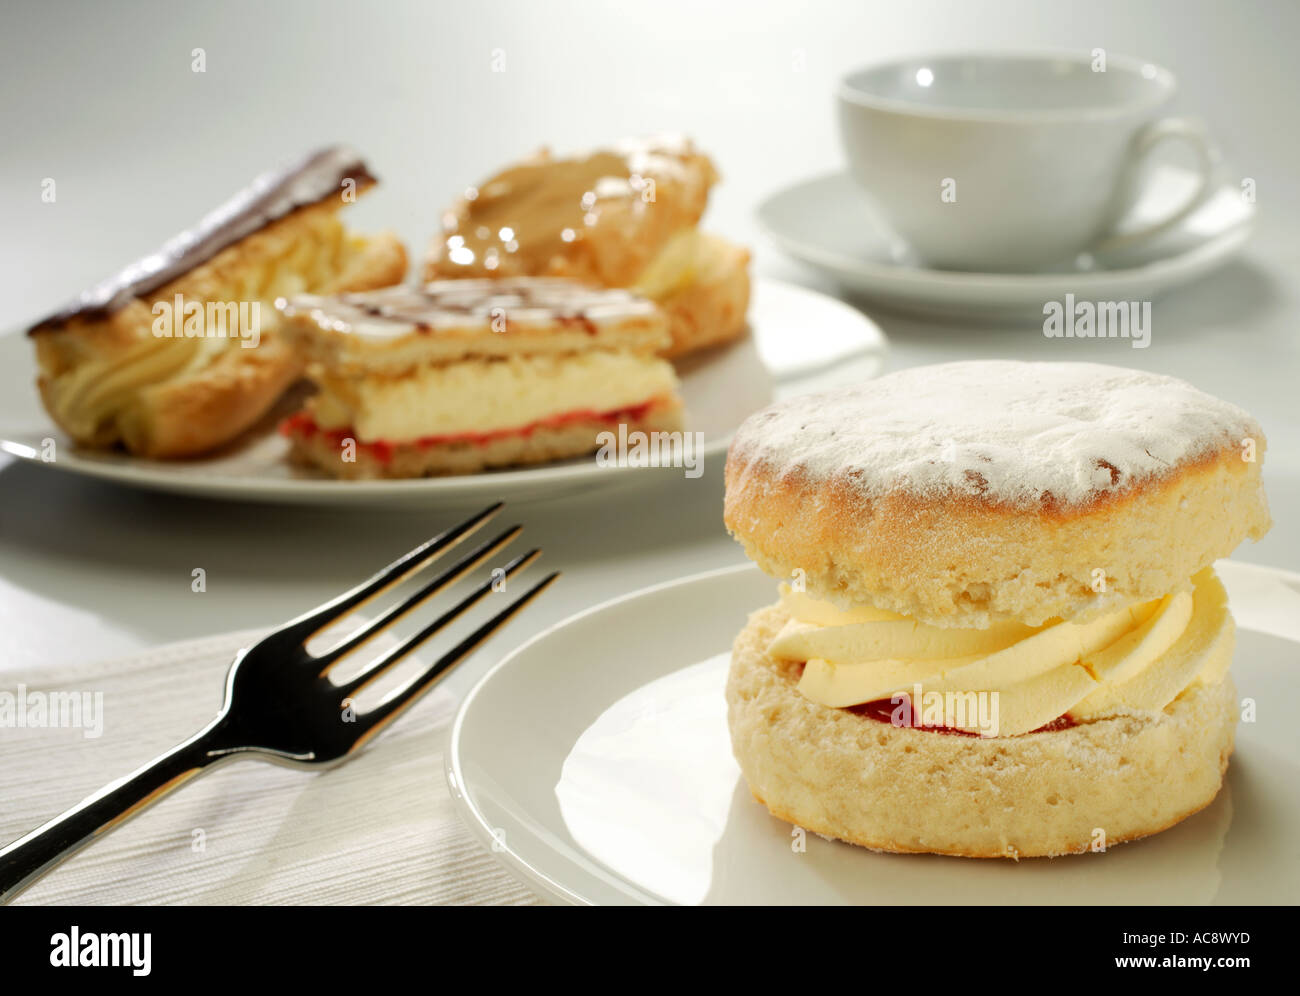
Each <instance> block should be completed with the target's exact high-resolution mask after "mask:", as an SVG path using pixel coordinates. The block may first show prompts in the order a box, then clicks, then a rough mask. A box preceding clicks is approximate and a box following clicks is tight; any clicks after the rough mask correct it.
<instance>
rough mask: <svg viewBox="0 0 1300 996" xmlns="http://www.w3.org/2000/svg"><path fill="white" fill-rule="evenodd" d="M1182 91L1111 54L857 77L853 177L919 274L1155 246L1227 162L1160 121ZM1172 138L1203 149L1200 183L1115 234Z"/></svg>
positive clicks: (845, 98)
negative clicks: (1162, 213)
mask: <svg viewBox="0 0 1300 996" xmlns="http://www.w3.org/2000/svg"><path fill="white" fill-rule="evenodd" d="M1175 88H1176V87H1175V82H1174V77H1173V75H1172V74H1171V73H1170V72H1168V71H1167V70H1165V69H1162V68H1160V67H1158V66H1154V65H1151V64H1150V63H1143V62H1139V61H1136V60H1132V59H1125V58H1121V57H1118V56H1105V55H1103V54H1102V53H1097V54H1096V55H1095V56H1094V57H1085V56H1073V55H1059V54H1045V55H1034V54H1026V55H998V54H990V55H979V54H971V55H933V56H923V57H918V58H910V59H903V60H899V61H896V62H890V63H885V64H882V65H877V66H871V67H868V68H866V69H860V70H858V71H857V72H854V73H850V74H849V75H848V76H847V77H846V78H845V79H844V81H843V82H842V84H841V85H840V89H839V95H838V102H839V119H840V134H841V137H842V139H843V142H844V148H845V152H846V153H847V156H848V161H849V169H850V171H851V172H852V174H853V177H854V178H855V179H856V180H857V182H858V184H859V185H860V186H861V187H862V188H863V189H864V190H865V191H866V192H867V194H868V196H869V198H870V199H871V201H872V203H873V205H874V207H875V208H876V210H877V211H878V213H879V214H880V216H881V218H882V219H883V220H884V221H885V222H886V223H887V224H888V225H889V226H890V227H892V228H893V229H894V231H895V232H896V233H897V235H899V236H901V237H902V239H903V240H904V241H905V242H906V243H907V245H908V246H909V247H910V248H911V249H912V250H913V251H914V252H915V253H916V254H917V255H918V256H919V257H920V259H921V261H922V262H924V263H926V264H928V265H930V266H934V267H939V268H946V269H959V270H984V271H991V272H996V271H1026V270H1035V269H1039V268H1042V267H1045V266H1048V265H1051V264H1055V263H1058V262H1060V261H1062V260H1066V259H1071V258H1073V257H1075V256H1078V255H1079V254H1081V253H1085V252H1095V251H1102V250H1105V249H1107V248H1111V247H1115V246H1118V245H1121V244H1122V245H1128V244H1132V243H1134V242H1138V241H1141V240H1145V239H1150V238H1153V237H1154V236H1156V235H1158V234H1160V233H1161V232H1164V231H1166V230H1168V229H1169V228H1171V227H1172V226H1174V225H1176V224H1178V222H1180V221H1181V220H1182V219H1183V218H1185V217H1186V216H1187V215H1188V214H1190V213H1191V212H1192V211H1193V210H1194V209H1195V208H1197V207H1198V206H1199V205H1200V204H1201V203H1202V202H1203V201H1204V200H1205V198H1206V196H1207V195H1208V193H1209V192H1210V190H1211V186H1212V185H1211V181H1212V179H1213V177H1214V173H1215V163H1216V162H1217V159H1218V154H1217V152H1216V151H1215V149H1214V147H1213V146H1212V145H1211V143H1210V141H1209V139H1208V137H1207V136H1206V135H1205V132H1204V129H1203V128H1202V127H1201V126H1200V125H1199V124H1197V123H1195V122H1192V121H1189V120H1186V119H1182V118H1160V117H1158V115H1157V112H1158V111H1159V109H1160V108H1161V107H1163V106H1164V105H1165V104H1166V103H1167V102H1168V101H1169V100H1170V98H1171V97H1172V96H1173V94H1174V91H1175ZM1169 138H1179V139H1182V140H1184V141H1186V142H1188V143H1189V144H1190V145H1191V146H1192V148H1193V149H1194V150H1195V152H1196V156H1197V163H1198V170H1199V172H1200V183H1199V184H1198V186H1197V188H1196V189H1195V190H1194V191H1193V193H1192V195H1191V196H1190V197H1188V199H1187V201H1186V203H1184V204H1183V205H1181V206H1180V207H1179V208H1178V209H1177V210H1175V211H1173V212H1171V213H1170V214H1169V216H1168V217H1166V218H1163V219H1160V220H1159V221H1158V222H1156V223H1154V224H1150V225H1147V226H1145V227H1144V228H1142V229H1140V230H1137V231H1126V232H1124V233H1122V234H1121V233H1117V232H1116V231H1115V226H1116V224H1117V223H1118V222H1119V221H1120V220H1121V219H1122V218H1123V217H1124V215H1125V214H1126V213H1127V212H1128V211H1129V210H1130V209H1131V208H1132V206H1133V205H1134V203H1135V202H1136V201H1137V199H1138V198H1139V196H1140V195H1141V193H1142V190H1141V178H1142V176H1143V170H1142V169H1141V168H1140V167H1141V165H1142V163H1143V161H1144V160H1145V158H1146V157H1147V155H1148V153H1149V152H1150V151H1151V149H1152V148H1153V147H1154V146H1155V145H1156V144H1158V143H1160V142H1162V141H1164V140H1165V139H1169Z"/></svg>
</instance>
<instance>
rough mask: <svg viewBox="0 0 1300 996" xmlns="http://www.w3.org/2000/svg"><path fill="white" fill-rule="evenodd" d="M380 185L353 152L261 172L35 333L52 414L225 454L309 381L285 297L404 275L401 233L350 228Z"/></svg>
mask: <svg viewBox="0 0 1300 996" xmlns="http://www.w3.org/2000/svg"><path fill="white" fill-rule="evenodd" d="M375 183H376V180H375V177H374V175H373V174H372V173H371V172H370V170H369V169H368V168H367V167H366V165H365V163H364V162H362V161H361V159H360V158H359V157H358V156H357V154H356V153H355V152H353V151H352V150H351V149H348V148H346V147H342V146H336V147H332V148H328V149H322V150H320V151H318V152H315V153H313V154H312V155H310V156H308V157H306V158H305V159H303V160H301V161H300V162H298V163H295V164H294V165H292V166H290V167H288V168H286V169H283V170H279V171H276V172H273V173H268V174H265V175H263V176H260V177H258V178H257V179H256V180H254V181H253V182H252V183H251V184H250V185H249V186H248V187H246V188H244V189H243V190H241V191H239V192H238V193H236V194H235V195H234V196H233V197H231V198H230V199H229V200H227V201H226V202H225V203H224V204H222V205H221V206H220V207H218V208H217V209H216V210H214V211H212V212H210V213H209V214H207V215H206V216H204V218H202V219H201V220H200V221H199V222H198V224H196V225H195V226H194V227H192V228H190V229H187V230H185V231H183V232H181V233H180V234H179V235H176V236H175V237H173V238H171V239H169V240H168V241H167V242H166V243H165V244H164V245H163V246H162V247H161V248H160V249H158V250H157V251H156V252H153V253H150V254H149V255H148V256H145V257H144V258H143V259H140V260H137V261H135V262H133V263H131V264H129V265H127V266H126V267H124V268H123V269H122V270H121V271H119V272H118V273H116V274H114V275H113V276H112V277H109V278H108V279H107V280H104V281H102V282H101V283H99V284H97V285H96V286H94V287H92V288H90V289H89V290H87V291H86V292H85V293H83V294H81V295H80V296H79V297H78V298H77V299H76V300H74V301H73V302H72V303H71V304H69V305H68V306H67V307H65V308H63V309H61V310H60V311H58V312H56V313H55V314H53V315H51V316H49V317H48V318H45V319H43V320H42V321H40V322H37V323H36V324H35V325H33V326H32V328H31V329H30V330H29V334H30V335H31V336H32V337H33V340H34V342H35V345H36V352H37V359H38V362H39V364H40V369H41V373H40V378H39V381H38V386H39V388H40V392H41V398H42V400H43V401H44V402H45V407H46V408H47V410H48V411H49V412H50V414H51V415H52V416H53V417H54V419H55V421H56V422H58V423H59V425H60V426H61V427H62V428H63V429H64V430H66V431H67V432H68V433H69V434H70V435H71V436H72V437H73V438H74V439H76V440H77V442H79V443H81V444H83V445H87V446H94V447H111V446H115V445H119V444H121V445H124V446H126V448H127V449H129V450H130V451H131V452H133V453H137V454H140V455H144V456H151V457H184V456H191V455H194V454H198V453H202V452H204V451H206V450H210V449H213V448H214V447H217V446H220V445H221V444H223V443H225V442H227V441H228V440H230V439H233V438H234V437H235V436H237V435H239V433H241V432H243V431H244V430H245V429H246V428H248V427H249V426H250V425H251V424H252V423H254V422H256V421H257V420H258V419H259V418H261V416H262V415H263V414H265V413H266V411H267V410H268V409H269V408H270V407H271V405H272V404H274V403H275V401H276V399H278V398H279V397H280V395H281V394H282V393H283V392H284V390H285V389H286V388H287V387H288V386H289V385H290V384H291V383H292V382H293V381H294V380H296V379H297V378H298V377H299V375H300V374H301V369H302V364H301V361H300V360H299V358H298V357H297V356H296V355H295V354H294V353H293V351H292V350H291V349H289V348H288V347H287V346H286V344H285V343H284V342H283V341H281V340H280V339H279V337H278V336H277V335H276V334H275V324H276V318H277V314H276V311H275V308H274V302H275V300H276V298H278V297H280V296H282V295H285V294H292V293H297V292H300V291H317V292H328V291H339V290H363V289H367V288H375V287H383V286H386V285H388V284H392V283H395V282H396V281H399V280H401V279H402V277H403V276H404V275H405V271H406V252H405V250H404V249H403V248H402V245H401V243H400V242H398V241H397V239H396V238H395V237H394V236H392V235H389V234H385V235H380V236H377V237H373V238H367V237H361V236H357V235H354V234H352V233H350V232H348V231H347V230H346V229H345V228H344V227H343V224H342V222H341V221H340V220H339V218H338V217H337V212H338V209H339V208H340V207H341V206H342V205H343V204H344V203H347V202H350V201H351V200H352V199H353V198H354V197H355V196H356V195H357V194H360V193H364V192H365V191H366V190H368V189H370V188H371V187H372V186H374V184H375Z"/></svg>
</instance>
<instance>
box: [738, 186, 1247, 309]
mask: <svg viewBox="0 0 1300 996" xmlns="http://www.w3.org/2000/svg"><path fill="white" fill-rule="evenodd" d="M1195 183H1196V179H1195V176H1194V175H1193V174H1192V173H1191V171H1189V170H1184V169H1179V168H1178V167H1175V166H1171V165H1163V164H1162V165H1160V166H1159V167H1157V168H1156V169H1154V170H1153V171H1152V180H1151V183H1150V185H1149V187H1148V189H1147V193H1146V194H1145V195H1144V196H1143V198H1142V200H1141V201H1140V202H1139V203H1138V205H1137V206H1136V207H1135V208H1134V210H1133V213H1132V215H1131V216H1130V217H1129V219H1127V220H1126V221H1125V223H1124V226H1125V227H1130V226H1132V227H1138V226H1140V225H1142V224H1144V223H1145V222H1146V221H1148V220H1152V219H1159V218H1161V217H1166V216H1168V214H1169V212H1170V211H1171V209H1172V207H1176V206H1177V205H1178V204H1180V203H1183V202H1184V200H1185V198H1186V197H1187V196H1189V194H1190V191H1191V190H1192V189H1193V188H1194V185H1195ZM1254 216H1255V209H1254V206H1253V205H1251V204H1249V203H1248V202H1247V201H1246V199H1245V198H1244V197H1243V196H1242V193H1241V190H1240V189H1239V188H1238V187H1237V186H1235V185H1234V184H1233V183H1232V182H1231V181H1228V180H1225V181H1224V182H1223V183H1222V184H1221V186H1220V187H1219V188H1218V189H1217V190H1216V191H1214V192H1213V194H1211V195H1210V196H1209V197H1208V198H1207V199H1206V201H1205V203H1203V204H1202V205H1201V207H1200V208H1198V209H1197V210H1196V211H1195V212H1193V213H1192V214H1191V215H1189V216H1188V217H1187V218H1186V219H1185V220H1184V221H1183V222H1182V223H1181V224H1179V225H1177V226H1175V227H1174V228H1173V229H1171V230H1170V231H1168V232H1165V233H1164V234H1163V235H1161V236H1159V237H1158V238H1155V239H1153V240H1152V241H1150V242H1149V243H1145V244H1143V245H1141V246H1137V247H1133V248H1130V249H1126V250H1124V251H1122V252H1113V253H1110V254H1107V255H1105V256H1098V257H1096V258H1094V259H1092V260H1091V261H1090V264H1091V265H1090V266H1086V267H1085V265H1082V264H1079V263H1076V264H1074V265H1072V266H1070V267H1063V268H1060V269H1059V270H1057V271H1055V272H1044V273H967V272H959V271H955V270H932V269H927V268H926V267H924V266H921V265H919V264H917V263H916V262H915V261H914V260H913V259H911V258H910V251H909V250H908V248H907V247H906V246H905V245H903V244H901V243H899V242H898V241H897V240H896V239H894V238H893V237H892V236H891V234H890V233H888V232H887V231H886V230H884V229H883V228H882V227H881V225H880V224H879V222H878V221H877V220H876V218H875V216H874V214H873V212H872V211H871V209H870V207H869V206H868V204H867V201H866V198H865V197H864V196H863V194H862V193H861V191H860V190H859V189H858V187H857V185H856V184H855V183H854V181H853V180H852V178H851V177H850V176H849V175H848V174H847V173H845V172H842V171H841V172H836V173H830V174H827V175H825V176H819V177H816V178H814V179H811V180H805V181H802V182H800V183H797V184H795V185H793V186H791V187H787V188H785V189H784V190H781V191H778V192H777V193H775V194H773V195H772V196H770V197H769V198H768V199H767V200H765V201H764V202H763V203H762V204H761V205H760V206H759V208H758V220H759V223H760V225H761V226H762V228H763V229H764V231H765V232H766V233H767V235H768V236H769V237H770V238H771V239H772V240H773V241H774V242H775V243H776V244H777V246H779V247H780V248H781V249H782V250H784V251H785V252H787V253H788V254H789V255H791V256H793V257H794V258H795V259H797V260H799V261H801V262H803V263H805V264H807V265H808V266H811V267H812V268H813V269H815V270H817V271H819V272H821V273H823V274H825V275H827V276H829V277H830V278H831V279H833V280H834V281H835V282H836V283H838V284H839V285H840V286H841V287H843V288H844V289H845V290H847V291H850V292H852V293H853V294H855V295H858V296H861V297H862V298H864V299H867V300H870V301H873V302H875V303H878V304H881V305H884V306H885V307H887V308H890V309H891V310H894V311H900V312H904V313H908V314H913V315H918V316H920V317H923V318H937V319H942V320H952V319H958V320H961V321H966V322H976V323H990V322H998V321H1017V322H1023V321H1030V320H1033V321H1038V322H1041V321H1042V320H1043V305H1044V304H1045V303H1046V302H1047V301H1060V300H1063V299H1064V296H1065V295H1066V294H1073V295H1074V296H1075V298H1076V299H1077V300H1091V301H1149V300H1151V299H1152V298H1154V297H1156V296H1157V295H1159V294H1160V293H1161V292H1163V291H1165V290H1168V289H1170V288H1172V287H1176V286H1178V285H1180V284H1185V283H1188V282H1189V281H1192V280H1195V279H1196V278H1197V277H1200V276H1201V275H1203V274H1205V273H1207V272H1209V271H1210V270H1212V269H1214V268H1216V267H1218V266H1221V265H1223V264H1224V263H1225V262H1227V260H1228V259H1229V258H1230V257H1231V256H1232V255H1233V254H1234V253H1235V252H1236V251H1237V250H1238V249H1240V248H1241V246H1242V245H1243V244H1244V243H1245V242H1246V240H1247V239H1248V238H1249V236H1250V232H1251V229H1252V227H1253V221H1254ZM1085 262H1087V261H1085Z"/></svg>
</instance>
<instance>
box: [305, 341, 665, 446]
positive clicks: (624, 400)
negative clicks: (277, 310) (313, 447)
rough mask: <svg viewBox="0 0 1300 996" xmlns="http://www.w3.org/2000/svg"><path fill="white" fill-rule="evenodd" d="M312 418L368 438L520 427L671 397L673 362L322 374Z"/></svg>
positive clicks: (533, 360)
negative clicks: (404, 373) (398, 373)
mask: <svg viewBox="0 0 1300 996" xmlns="http://www.w3.org/2000/svg"><path fill="white" fill-rule="evenodd" d="M319 384H320V387H321V393H320V394H319V395H317V396H316V397H315V398H313V399H312V415H313V416H314V418H315V421H316V424H317V426H319V427H320V428H321V429H324V430H333V429H348V430H350V431H352V432H355V433H356V437H357V439H358V440H359V441H361V442H363V443H373V442H388V443H400V442H409V441H413V440H418V439H424V438H428V437H431V436H455V435H461V434H466V433H477V434H485V433H492V432H500V431H505V430H509V429H517V428H521V427H523V426H528V425H531V424H533V423H535V422H543V421H546V420H547V419H551V418H555V417H557V416H561V415H566V414H568V413H570V412H574V411H588V410H589V411H595V412H608V411H619V410H623V409H630V408H635V407H637V406H639V405H642V404H645V403H646V402H649V401H652V400H654V399H656V398H661V397H673V396H675V395H676V390H677V377H676V374H675V373H674V372H673V368H672V365H671V364H669V363H668V362H666V361H665V360H661V359H658V358H656V357H653V356H642V355H638V354H634V353H619V352H604V351H594V352H590V353H582V354H577V355H570V356H551V355H543V354H539V355H535V356H512V357H508V358H505V359H494V360H470V361H465V362H460V363H446V364H436V365H431V366H426V367H422V368H420V369H418V370H416V371H415V372H413V373H411V374H409V375H407V376H403V377H392V378H389V377H360V378H355V379H353V378H333V377H330V376H328V375H322V376H321V377H320V378H319Z"/></svg>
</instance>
